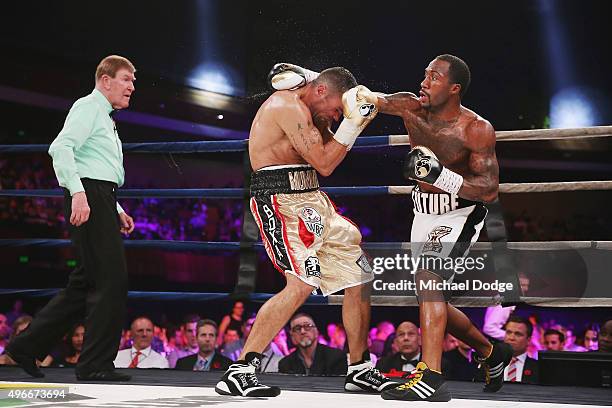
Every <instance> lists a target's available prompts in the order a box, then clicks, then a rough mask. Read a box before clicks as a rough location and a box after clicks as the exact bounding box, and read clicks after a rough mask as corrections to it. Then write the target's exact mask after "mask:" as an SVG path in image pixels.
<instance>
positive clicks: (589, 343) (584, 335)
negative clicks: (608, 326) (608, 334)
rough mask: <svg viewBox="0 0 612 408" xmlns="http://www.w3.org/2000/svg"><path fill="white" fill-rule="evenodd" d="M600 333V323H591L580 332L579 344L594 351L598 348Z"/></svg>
mask: <svg viewBox="0 0 612 408" xmlns="http://www.w3.org/2000/svg"><path fill="white" fill-rule="evenodd" d="M598 333H599V325H598V324H596V323H589V324H587V325H586V327H585V328H584V329H583V330H582V332H580V335H579V336H578V344H580V345H581V346H582V347H584V348H585V350H587V351H594V350H597V348H598V340H597V339H598Z"/></svg>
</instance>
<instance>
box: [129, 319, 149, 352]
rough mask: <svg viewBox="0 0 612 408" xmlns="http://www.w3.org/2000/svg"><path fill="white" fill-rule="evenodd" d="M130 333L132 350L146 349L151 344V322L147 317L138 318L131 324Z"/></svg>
mask: <svg viewBox="0 0 612 408" xmlns="http://www.w3.org/2000/svg"><path fill="white" fill-rule="evenodd" d="M131 333H132V339H133V340H134V348H135V349H136V350H143V349H146V348H147V347H149V346H150V345H151V343H152V342H153V322H152V321H151V319H149V318H148V317H139V318H137V319H135V320H134V321H133V322H132V326H131Z"/></svg>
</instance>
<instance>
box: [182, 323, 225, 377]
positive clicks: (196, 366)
mask: <svg viewBox="0 0 612 408" xmlns="http://www.w3.org/2000/svg"><path fill="white" fill-rule="evenodd" d="M196 333H197V340H198V352H197V353H196V354H192V355H190V356H187V357H183V358H180V359H179V360H178V361H177V362H176V369H177V370H189V371H213V370H227V369H228V368H229V366H230V365H231V364H232V360H230V359H229V358H227V357H225V356H222V355H221V354H220V353H217V352H216V351H215V345H216V344H217V323H215V322H213V321H212V320H210V319H204V320H200V321H199V322H198V323H197V327H196Z"/></svg>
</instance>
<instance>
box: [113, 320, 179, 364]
mask: <svg viewBox="0 0 612 408" xmlns="http://www.w3.org/2000/svg"><path fill="white" fill-rule="evenodd" d="M130 334H131V335H132V340H133V344H132V348H129V349H125V350H121V351H120V352H119V353H117V357H115V361H114V362H113V364H114V365H115V368H168V360H166V358H165V357H164V356H162V355H161V354H159V353H158V352H156V351H155V350H153V349H152V348H151V343H153V322H152V321H151V319H149V318H148V317H145V316H141V317H138V318H136V319H134V321H133V322H132V325H131V326H130Z"/></svg>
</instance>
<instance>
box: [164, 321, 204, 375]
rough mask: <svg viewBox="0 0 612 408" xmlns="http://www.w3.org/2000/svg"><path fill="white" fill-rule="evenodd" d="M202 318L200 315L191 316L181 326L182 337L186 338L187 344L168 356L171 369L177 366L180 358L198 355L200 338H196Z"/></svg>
mask: <svg viewBox="0 0 612 408" xmlns="http://www.w3.org/2000/svg"><path fill="white" fill-rule="evenodd" d="M199 321H200V317H199V316H198V315H189V316H187V317H185V319H184V320H183V324H182V326H181V335H182V336H183V338H184V341H185V344H183V345H181V346H180V347H177V348H176V349H174V350H173V351H171V352H170V354H168V356H167V358H168V365H169V367H170V368H174V367H175V366H176V362H177V361H178V359H179V358H182V357H187V356H190V355H192V354H196V353H197V352H198V351H199V347H198V338H197V336H196V328H197V325H198V322H199Z"/></svg>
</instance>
